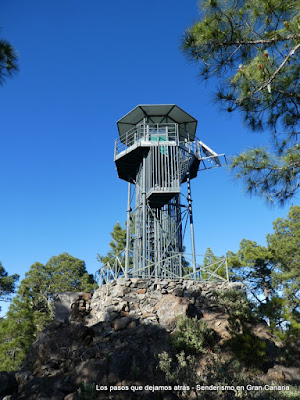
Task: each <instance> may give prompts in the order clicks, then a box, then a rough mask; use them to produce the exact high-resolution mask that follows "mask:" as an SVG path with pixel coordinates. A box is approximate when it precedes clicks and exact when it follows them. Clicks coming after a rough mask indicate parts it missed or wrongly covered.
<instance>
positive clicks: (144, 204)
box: [142, 154, 147, 278]
mask: <svg viewBox="0 0 300 400" xmlns="http://www.w3.org/2000/svg"><path fill="white" fill-rule="evenodd" d="M142 190H143V200H142V201H143V239H142V246H143V249H142V254H143V261H142V271H143V272H142V277H143V278H144V275H145V272H146V268H145V267H146V219H147V215H146V154H144V157H143V185H142Z"/></svg>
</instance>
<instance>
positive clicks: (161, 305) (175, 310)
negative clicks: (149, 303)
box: [154, 294, 201, 331]
mask: <svg viewBox="0 0 300 400" xmlns="http://www.w3.org/2000/svg"><path fill="white" fill-rule="evenodd" d="M154 310H155V311H156V313H157V316H158V318H159V324H160V325H161V326H162V327H163V328H165V329H166V330H169V331H170V330H173V329H175V327H176V320H177V317H178V316H179V315H184V316H188V317H194V316H199V317H200V316H201V313H200V312H199V310H197V309H196V307H195V306H194V305H193V304H192V303H191V301H190V300H189V299H187V298H184V297H177V296H174V295H173V294H167V295H165V296H163V298H162V299H161V300H159V302H158V303H157V304H156V306H155V307H154Z"/></svg>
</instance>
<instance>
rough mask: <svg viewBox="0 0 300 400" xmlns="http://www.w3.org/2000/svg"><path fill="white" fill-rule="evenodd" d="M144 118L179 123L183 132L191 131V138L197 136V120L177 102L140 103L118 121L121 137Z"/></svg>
mask: <svg viewBox="0 0 300 400" xmlns="http://www.w3.org/2000/svg"><path fill="white" fill-rule="evenodd" d="M144 118H147V122H148V123H153V124H159V123H161V124H162V123H177V124H179V125H180V127H181V128H182V129H181V131H182V132H183V133H184V132H185V131H186V132H188V133H189V138H190V139H191V140H193V139H194V137H195V132H196V127H197V120H196V119H195V118H193V117H192V116H191V115H189V114H188V113H187V112H185V111H183V110H182V109H181V108H180V107H178V106H177V105H176V104H140V105H138V106H137V107H135V108H134V109H133V110H131V111H130V112H129V113H127V114H126V115H125V116H124V117H123V118H121V119H119V121H118V122H117V125H118V130H119V135H120V137H122V136H123V135H124V134H125V133H126V132H128V131H129V130H130V129H131V128H133V127H135V126H136V125H137V124H138V123H140V122H142V121H143V119H144ZM183 136H185V135H184V134H183Z"/></svg>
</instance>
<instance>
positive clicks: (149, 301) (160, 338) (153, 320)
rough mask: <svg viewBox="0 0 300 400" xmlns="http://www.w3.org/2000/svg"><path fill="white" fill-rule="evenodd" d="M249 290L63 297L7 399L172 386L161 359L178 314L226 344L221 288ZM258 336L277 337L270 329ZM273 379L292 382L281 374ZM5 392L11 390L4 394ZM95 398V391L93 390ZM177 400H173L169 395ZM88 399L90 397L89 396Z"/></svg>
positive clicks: (7, 380) (186, 286) (167, 285)
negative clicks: (195, 321)
mask: <svg viewBox="0 0 300 400" xmlns="http://www.w3.org/2000/svg"><path fill="white" fill-rule="evenodd" d="M228 289H234V290H243V287H242V285H240V284H237V283H226V282H224V283H213V282H212V283H203V282H193V281H185V280H177V281H171V280H155V279H153V280H143V279H135V278H131V279H124V278H123V279H118V280H117V281H114V282H111V283H109V284H107V285H104V286H102V287H101V288H99V289H97V290H96V291H95V292H94V294H93V296H92V297H91V295H90V294H85V293H76V294H59V295H58V296H57V304H56V307H55V310H56V315H55V320H54V321H53V322H52V323H51V324H50V325H49V326H47V328H46V329H45V330H44V331H42V332H41V333H40V334H39V336H38V337H37V339H36V341H35V342H34V343H33V345H32V346H31V348H30V351H29V353H28V356H27V359H26V361H25V362H24V364H23V367H22V371H20V372H17V373H10V374H7V373H2V375H1V374H0V399H1V398H4V397H5V396H12V397H11V398H10V400H21V399H24V400H25V399H26V400H27V399H28V400H48V399H50V400H75V399H76V398H78V389H79V388H80V386H81V385H82V384H83V383H85V384H86V385H92V387H95V385H100V386H103V387H105V386H107V387H109V386H112V385H116V386H118V387H122V386H128V385H129V386H130V385H142V386H145V385H149V384H150V383H152V384H155V385H166V384H167V382H166V381H165V376H164V374H162V373H161V372H160V371H159V370H158V368H157V363H158V361H157V354H159V353H161V352H163V351H169V350H170V341H169V338H170V335H172V333H173V331H174V328H175V326H176V319H177V317H178V316H179V315H186V316H188V317H195V316H196V317H197V318H199V319H200V318H203V319H204V320H205V321H206V322H207V324H208V325H209V326H210V327H211V328H212V329H214V331H215V332H216V333H217V337H218V338H219V344H220V345H222V344H223V343H226V341H227V340H228V339H230V335H229V332H228V330H227V326H228V321H227V318H228V316H227V315H226V314H225V313H224V310H222V309H220V307H219V305H218V304H216V303H215V298H214V296H213V292H214V290H228ZM253 332H256V333H257V335H258V336H260V337H261V338H263V339H264V340H269V341H270V340H271V337H270V335H269V333H267V327H266V326H265V325H264V324H258V325H257V326H255V327H253ZM270 376H271V377H275V378H276V377H279V380H280V381H281V380H282V377H283V376H284V379H285V380H284V381H286V380H287V379H288V372H287V371H286V370H285V371H283V370H280V371H279V370H278V369H276V368H275V369H274V371H272V370H271V371H270ZM2 388H4V389H2ZM94 394H95V393H94ZM167 396H169V398H170V399H171V398H173V399H176V398H177V397H176V396H175V394H172V393H167V392H155V393H154V392H151V391H148V392H147V391H143V392H139V393H135V392H126V393H125V392H124V393H121V392H118V391H114V392H113V393H110V392H109V391H105V390H103V391H99V392H97V393H96V398H97V399H98V398H99V399H126V400H127V399H142V400H143V399H150V400H151V399H161V400H167V398H168V397H167ZM170 396H171V397H170ZM82 398H89V397H88V395H86V396H85V397H82Z"/></svg>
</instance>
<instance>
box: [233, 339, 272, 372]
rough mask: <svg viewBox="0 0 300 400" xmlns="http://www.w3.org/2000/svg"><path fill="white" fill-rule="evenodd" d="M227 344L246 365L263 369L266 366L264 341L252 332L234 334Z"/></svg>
mask: <svg viewBox="0 0 300 400" xmlns="http://www.w3.org/2000/svg"><path fill="white" fill-rule="evenodd" d="M228 344H229V345H230V348H231V350H232V352H233V353H234V355H235V356H236V358H237V359H238V360H239V361H240V362H241V363H243V364H244V365H246V366H247V367H252V368H257V369H260V370H263V369H265V367H266V366H267V363H268V359H267V353H266V347H267V345H266V342H265V341H264V340H262V339H260V338H258V337H257V336H255V335H254V334H253V333H251V332H250V333H247V334H240V335H235V336H233V337H232V338H231V339H230V340H229V342H228Z"/></svg>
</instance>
